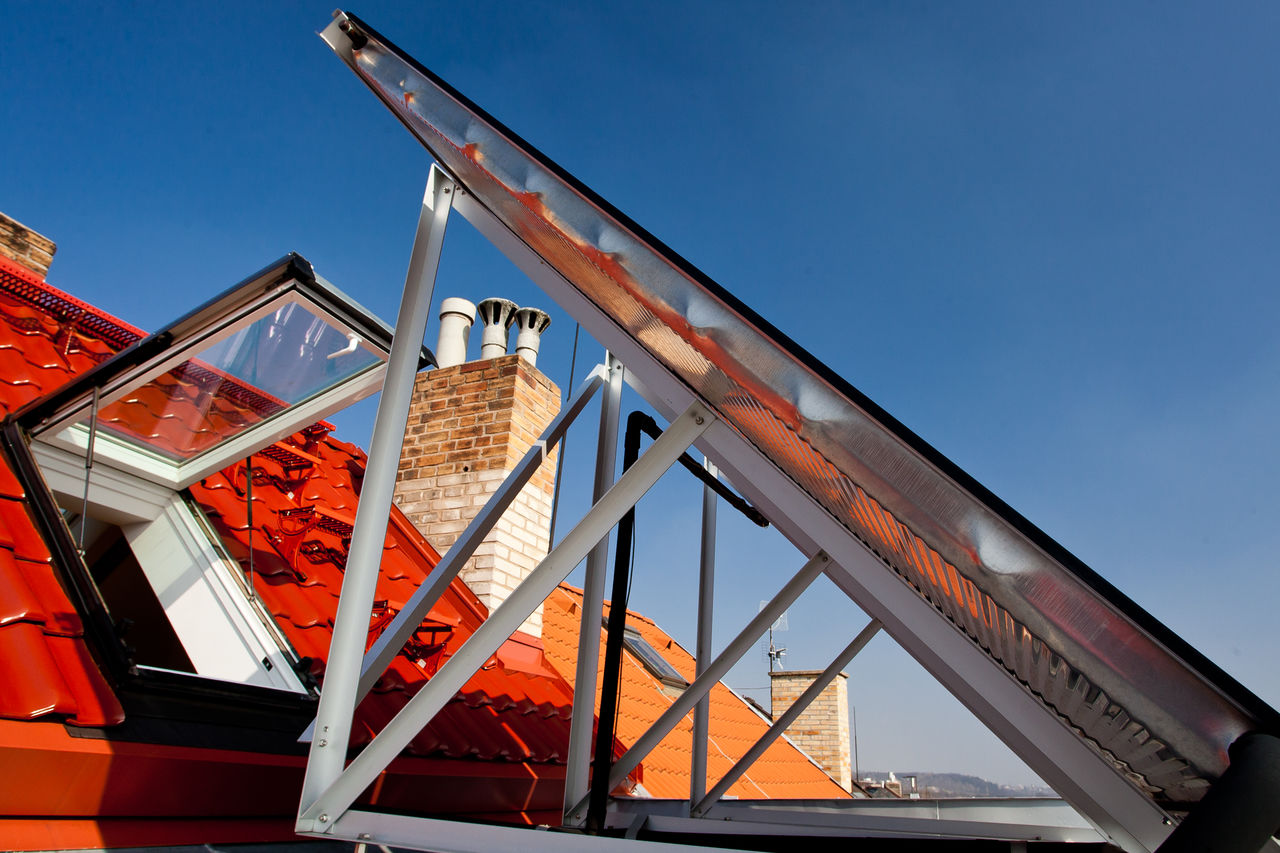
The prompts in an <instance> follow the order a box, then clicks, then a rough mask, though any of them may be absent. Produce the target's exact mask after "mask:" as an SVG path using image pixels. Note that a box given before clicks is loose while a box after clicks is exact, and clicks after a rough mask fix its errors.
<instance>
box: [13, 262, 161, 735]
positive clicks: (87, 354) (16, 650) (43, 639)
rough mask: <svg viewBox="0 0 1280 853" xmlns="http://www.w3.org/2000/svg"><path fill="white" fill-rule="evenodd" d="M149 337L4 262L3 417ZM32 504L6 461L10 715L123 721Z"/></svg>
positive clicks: (76, 721)
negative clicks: (38, 527) (30, 510)
mask: <svg viewBox="0 0 1280 853" xmlns="http://www.w3.org/2000/svg"><path fill="white" fill-rule="evenodd" d="M139 336H140V333H139V332H138V331H137V330H136V329H132V328H130V327H128V326H125V325H123V324H120V323H116V322H113V321H107V320H105V319H104V318H102V317H101V316H100V315H98V314H97V313H96V312H94V311H93V310H92V309H91V308H89V306H87V305H85V304H84V303H83V302H80V301H78V300H76V299H74V298H72V297H70V296H68V295H67V294H65V293H62V292H61V291H58V290H56V289H54V288H52V287H50V286H49V285H47V284H45V283H44V281H43V280H42V279H41V278H40V277H39V276H36V275H35V274H34V273H32V272H30V271H29V270H27V269H25V268H24V267H21V266H19V265H17V264H15V263H12V262H10V261H8V260H6V259H4V258H0V414H4V415H7V414H8V413H10V412H12V411H13V410H14V409H16V408H18V407H19V406H21V405H23V404H24V403H27V402H29V401H31V400H33V399H35V398H36V397H39V396H42V395H43V394H46V393H48V392H50V391H52V390H53V389H55V388H57V387H58V386H59V385H61V384H62V383H63V382H65V381H66V380H67V379H69V378H70V377H71V376H73V375H75V374H77V373H80V372H83V371H85V370H87V369H89V368H90V367H93V366H94V365H96V364H98V363H99V362H100V361H102V360H103V359H105V358H106V357H107V356H109V355H111V354H112V353H114V352H115V351H116V349H118V348H119V347H121V346H124V345H127V344H128V343H131V342H132V340H136V339H137V337H139ZM25 499H26V494H25V492H24V491H23V489H22V486H21V484H20V483H19V482H18V479H17V478H16V477H15V476H14V474H13V472H12V471H11V470H10V468H9V466H8V464H7V461H6V460H4V459H3V458H2V457H0V717H7V718H10V719H19V720H31V719H37V718H39V717H45V716H47V715H57V716H59V717H62V718H65V719H66V720H67V721H68V722H70V723H72V724H74V725H82V726H109V725H114V724H116V723H119V722H121V721H122V720H123V719H124V711H123V709H122V708H121V707H120V703H119V702H118V701H117V700H116V697H115V695H114V694H113V693H112V692H111V688H110V687H109V686H108V685H107V682H106V680H105V679H103V677H102V675H101V673H100V672H99V671H98V668H97V666H96V665H95V664H94V662H93V658H92V656H91V654H90V652H89V647H88V644H87V643H86V642H85V639H84V626H83V625H82V624H81V622H80V617H79V616H78V615H77V614H76V609H75V607H74V606H72V604H71V601H70V599H69V598H68V597H67V594H66V592H65V591H64V590H63V589H62V586H61V584H60V583H59V581H58V579H57V577H56V575H55V574H54V570H53V566H52V565H51V563H52V557H51V556H50V554H49V551H48V549H47V548H46V547H45V545H44V542H43V540H42V539H41V538H40V535H39V533H37V532H36V528H35V525H34V523H33V522H32V520H31V518H30V516H29V515H28V514H27V508H26V503H25Z"/></svg>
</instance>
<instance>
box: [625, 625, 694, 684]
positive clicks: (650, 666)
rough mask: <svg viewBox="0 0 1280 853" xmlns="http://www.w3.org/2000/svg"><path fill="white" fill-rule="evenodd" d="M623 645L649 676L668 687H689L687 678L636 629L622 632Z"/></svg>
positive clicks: (627, 629)
mask: <svg viewBox="0 0 1280 853" xmlns="http://www.w3.org/2000/svg"><path fill="white" fill-rule="evenodd" d="M622 645H623V648H625V649H626V650H627V651H629V652H631V656H632V657H634V658H635V659H636V660H638V661H640V663H642V664H643V665H644V668H645V669H647V670H648V671H649V674H650V675H652V676H653V677H654V678H656V679H658V680H659V681H661V682H662V683H663V684H665V685H667V686H668V687H680V688H684V687H688V686H689V682H688V681H686V680H685V677H684V676H683V675H681V674H680V673H679V671H677V670H676V668H675V667H674V666H672V665H671V664H670V663H669V662H668V661H667V659H666V658H664V657H663V656H662V655H661V654H660V653H659V652H658V650H657V649H655V648H654V647H653V646H652V645H651V644H650V643H649V641H648V640H646V639H645V638H644V637H642V636H641V635H640V632H639V631H637V630H636V629H634V628H626V629H624V630H623V632H622Z"/></svg>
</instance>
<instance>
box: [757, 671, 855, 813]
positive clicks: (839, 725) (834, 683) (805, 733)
mask: <svg viewBox="0 0 1280 853" xmlns="http://www.w3.org/2000/svg"><path fill="white" fill-rule="evenodd" d="M821 674H822V672H821V671H820V670H816V669H815V670H805V671H797V672H783V671H777V672H771V673H769V681H770V685H769V698H770V700H771V705H772V709H771V710H772V712H773V718H774V719H775V720H776V719H778V717H780V716H782V714H783V713H784V712H785V711H786V710H787V709H788V708H790V707H791V705H792V704H793V703H794V702H795V701H796V699H798V698H799V697H800V694H801V693H803V692H804V691H805V690H807V689H809V685H810V684H813V682H814V680H815V679H816V678H817V677H818V676H819V675H821ZM848 681H849V676H848V675H846V674H845V673H843V672H842V673H840V674H838V675H837V676H836V677H835V678H833V679H832V680H831V683H830V684H828V685H827V686H826V688H825V689H824V690H823V691H822V693H820V694H819V695H818V698H817V699H814V700H813V702H812V703H811V704H810V705H809V707H808V708H805V709H804V712H803V713H802V714H801V715H800V716H799V717H797V718H796V721H795V722H794V723H792V724H791V728H789V729H787V732H786V735H787V737H788V738H789V739H790V740H791V742H792V743H794V744H795V745H796V746H798V747H800V748H801V749H803V750H804V751H805V752H806V753H808V754H809V756H810V757H811V758H813V760H814V761H816V762H818V763H819V764H820V765H822V769H823V770H825V771H827V775H828V776H830V777H831V778H832V779H834V780H835V781H836V783H837V784H839V785H840V787H841V788H844V789H845V790H846V791H851V790H853V772H852V770H851V768H850V761H849V687H848Z"/></svg>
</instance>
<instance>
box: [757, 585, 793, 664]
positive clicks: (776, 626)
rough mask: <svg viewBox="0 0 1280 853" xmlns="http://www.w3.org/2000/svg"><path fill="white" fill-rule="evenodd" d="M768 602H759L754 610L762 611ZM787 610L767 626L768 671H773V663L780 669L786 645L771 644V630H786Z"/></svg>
mask: <svg viewBox="0 0 1280 853" xmlns="http://www.w3.org/2000/svg"><path fill="white" fill-rule="evenodd" d="M768 604H769V602H767V601H762V602H760V608H759V609H758V610H756V612H757V613H760V612H762V611H763V610H764V609H765V607H766V606H767V605H768ZM789 612H790V611H789V610H784V611H782V615H781V616H779V617H778V618H777V619H775V620H774V621H773V624H772V625H770V626H769V648H768V650H767V651H766V652H765V654H766V655H768V656H769V671H770V672H773V670H774V666H775V664H776V666H777V668H778V669H779V670H781V669H782V658H783V657H784V656H785V655H786V653H787V649H786V646H782V647H777V646H775V645H774V644H773V632H774V631H786V630H787V614H788V613H789Z"/></svg>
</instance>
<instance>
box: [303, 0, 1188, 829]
mask: <svg viewBox="0 0 1280 853" xmlns="http://www.w3.org/2000/svg"><path fill="white" fill-rule="evenodd" d="M361 26H362V25H361V24H359V22H356V23H355V24H354V25H353V24H352V21H351V19H349V18H347V16H345V15H344V14H343V13H336V15H335V21H334V23H333V24H331V25H330V27H329V28H328V29H326V31H325V33H324V34H323V37H324V38H325V40H326V41H327V42H329V44H330V45H331V46H332V47H334V49H335V51H337V52H338V53H339V54H340V55H342V56H343V58H344V60H345V61H347V62H348V64H349V65H351V66H352V67H353V68H355V66H356V64H357V63H356V62H355V60H354V58H353V56H352V52H351V47H350V45H347V46H346V47H344V45H345V44H346V42H345V41H344V39H346V38H347V34H348V33H354V35H352V36H351V38H354V39H362V40H364V41H365V42H366V43H367V41H368V37H367V35H366V34H364V33H363V32H362V31H361V30H360V27H361ZM375 36H376V34H375ZM356 47H357V49H359V47H360V45H358V44H357V45H356ZM344 50H345V53H344ZM393 50H394V48H393ZM366 82H368V81H366ZM370 85H371V88H375V87H374V86H373V84H372V83H371V84H370ZM393 88H394V87H393ZM375 91H377V89H376V88H375ZM413 94H415V93H414V92H411V91H410V90H408V89H405V103H406V104H407V103H408V100H409V96H410V95H413ZM381 97H383V99H384V101H386V102H387V104H388V106H391V107H392V109H393V110H395V109H396V107H395V106H394V105H393V103H392V101H391V100H390V99H388V97H387V96H386V95H381ZM459 106H460V108H461V109H462V110H463V111H465V110H467V109H469V108H468V106H467V105H466V104H465V103H463V104H460V105H459ZM450 109H452V107H450ZM401 120H402V121H405V123H406V124H407V125H408V124H409V122H408V120H406V119H405V118H404V116H401ZM480 120H481V122H482V123H483V122H484V121H485V120H487V116H480ZM411 129H412V128H411ZM473 129H474V130H475V132H477V133H479V134H480V135H481V137H482V138H481V139H480V141H477V143H476V145H477V146H478V147H482V146H483V145H484V144H488V143H490V142H492V141H493V140H494V139H495V138H496V137H500V136H501V134H502V133H503V132H504V131H503V129H501V128H500V127H499V128H498V129H497V130H496V131H494V130H493V128H492V127H489V128H487V129H485V128H473ZM486 134H492V135H486ZM420 138H421V137H420ZM424 142H425V139H424ZM458 144H459V145H460V144H461V143H458ZM468 144H470V143H468ZM428 147H429V146H428ZM459 150H462V149H459ZM446 162H449V161H448V157H446ZM491 162H492V163H493V164H494V168H499V167H500V165H501V164H499V162H498V160H497V159H494V160H492V161H491ZM536 165H537V164H535V166H536ZM542 165H544V166H545V163H544V164H542ZM459 168H460V169H462V170H463V172H464V173H465V172H466V169H467V167H466V165H465V164H464V165H461V166H459ZM530 174H533V173H532V172H531V173H530ZM464 176H465V175H464ZM516 177H518V178H522V179H527V178H528V177H529V176H528V175H525V176H516ZM533 177H534V178H536V179H538V180H541V179H542V178H543V177H544V176H542V175H540V174H533ZM459 189H460V191H459V193H458V194H457V195H456V198H455V205H456V208H457V209H458V210H459V212H461V213H463V215H464V216H465V217H466V218H467V219H468V220H469V221H470V222H471V223H472V224H473V225H475V226H476V227H477V229H478V230H480V231H481V233H482V234H483V235H484V236H486V237H487V238H488V239H489V240H490V242H491V243H493V244H494V245H495V246H497V247H498V248H499V249H500V250H502V251H503V252H504V253H505V254H507V255H508V257H509V258H511V259H512V260H513V261H514V262H515V263H516V264H517V266H519V267H520V268H521V269H523V270H524V271H525V272H526V273H527V274H528V275H529V276H530V278H531V279H532V280H534V281H535V283H537V284H539V285H540V286H541V287H542V288H543V290H544V291H545V292H546V293H547V294H548V295H549V296H550V297H551V298H552V299H554V300H555V301H556V302H557V303H559V304H560V305H561V307H563V308H565V309H566V310H567V311H569V313H570V314H572V315H573V316H574V317H575V318H576V319H577V320H578V321H579V322H580V323H581V324H582V325H583V326H584V327H586V328H587V330H588V332H589V333H590V334H592V335H593V336H594V337H595V338H596V340H598V341H600V342H602V343H604V344H605V345H606V346H608V347H609V348H610V350H611V352H613V354H614V355H615V356H617V357H618V358H619V359H620V360H621V361H622V362H623V363H625V364H626V365H627V381H628V383H629V384H631V386H632V387H633V388H635V389H636V390H638V391H639V392H640V393H641V394H642V396H644V397H645V398H646V400H648V401H649V402H650V404H651V405H653V406H654V407H655V408H656V409H657V410H658V411H659V413H660V414H663V415H664V416H666V417H667V418H669V419H673V422H674V423H679V422H680V421H681V420H682V419H683V418H685V417H686V416H687V415H688V413H689V412H690V411H692V410H693V409H694V407H697V406H699V405H702V406H703V408H702V409H701V411H703V412H704V416H706V417H708V418H710V417H711V416H712V414H711V407H710V405H709V404H708V403H707V401H706V400H703V399H700V397H699V395H698V394H696V393H695V392H693V391H692V390H691V387H690V385H689V384H688V382H687V381H686V379H682V378H681V377H680V375H679V374H677V373H676V372H675V371H674V370H673V369H671V368H670V367H669V366H668V365H667V364H664V363H663V362H662V361H660V360H659V358H658V357H657V356H655V355H654V353H652V352H650V351H649V350H648V349H647V348H646V346H645V345H644V344H643V343H642V342H641V341H640V340H639V339H638V338H636V337H632V335H631V333H630V332H628V331H627V330H626V329H624V328H622V327H621V326H620V324H619V321H618V319H617V318H616V317H613V316H610V315H609V314H608V313H607V312H606V311H605V310H603V309H602V308H601V307H600V306H599V305H598V304H597V303H595V302H593V301H592V300H591V299H589V298H587V297H586V296H584V295H583V293H582V292H581V291H580V290H579V289H578V288H577V287H576V286H575V284H574V283H572V282H571V281H569V279H568V278H566V277H564V275H562V274H561V273H560V272H559V271H558V270H557V269H556V268H555V267H554V265H553V263H552V262H551V261H550V260H548V259H547V258H545V257H543V256H541V255H539V254H538V252H537V251H535V250H534V249H532V248H531V247H530V245H529V244H527V243H526V242H525V239H524V238H522V237H520V236H517V235H516V233H514V232H513V231H512V230H511V229H510V227H509V226H508V225H507V224H506V223H505V222H503V221H502V220H501V219H500V218H499V217H498V216H496V215H494V213H493V212H492V211H491V210H490V209H489V208H487V207H486V206H485V204H484V203H483V202H481V201H479V200H477V199H475V198H474V197H472V196H471V195H470V193H469V192H466V191H465V190H464V189H463V187H462V185H461V184H459ZM548 191H549V192H551V191H552V190H548ZM540 192H541V190H540V191H539V192H531V193H530V197H531V198H534V197H537V196H539V194H540ZM587 200H588V202H590V197H588V199H587ZM522 203H523V202H522ZM534 203H536V202H534ZM605 236H606V237H609V238H613V237H616V236H617V235H615V234H612V233H609V234H605ZM704 307H705V306H704ZM681 412H683V413H684V414H679V413H681ZM726 417H727V415H726ZM697 446H698V447H699V448H700V449H701V450H702V451H703V452H704V453H705V454H706V456H707V457H708V459H710V460H711V462H712V463H713V464H715V465H716V466H717V467H718V468H719V469H720V470H722V471H723V472H724V473H725V475H726V478H727V479H728V480H729V481H730V482H732V483H734V484H735V486H736V487H737V488H738V489H739V491H741V492H742V493H743V494H744V495H745V496H746V497H748V498H749V499H750V500H751V501H752V502H753V503H755V504H756V505H757V506H758V507H759V508H761V509H762V510H763V511H764V512H765V515H766V516H768V517H769V518H770V520H771V521H773V523H774V524H775V525H776V526H777V527H778V528H779V529H780V530H781V531H782V532H783V534H784V535H785V536H787V538H789V539H790V540H791V541H792V542H793V543H794V544H795V545H796V546H797V547H798V548H799V549H800V550H801V552H802V553H803V554H805V555H808V556H810V557H811V558H814V557H819V556H829V558H830V559H829V562H828V563H827V565H826V567H825V568H824V571H825V572H826V574H827V575H828V576H829V577H830V578H831V579H832V580H833V581H834V582H835V583H836V585H837V586H838V587H839V588H841V589H842V590H843V591H844V592H845V593H846V594H847V595H848V596H849V597H850V598H851V599H853V600H854V602H855V603H857V604H858V605H859V607H861V608H862V609H863V610H864V611H866V612H867V613H868V614H870V615H871V616H872V618H873V620H875V621H876V622H878V623H879V624H881V625H883V628H884V630H885V631H886V632H887V633H889V634H890V635H891V636H893V637H894V639H895V640H896V641H897V642H898V643H899V644H900V645H902V646H903V647H904V648H905V649H906V650H907V651H908V652H909V653H910V654H912V655H913V657H915V658H916V659H917V660H918V661H919V662H920V663H921V664H922V665H923V666H925V668H926V669H927V670H928V671H929V672H930V673H931V674H933V675H934V676H935V677H936V678H937V679H938V680H939V681H940V682H942V683H943V684H944V686H946V687H947V688H948V689H949V690H950V691H951V692H952V693H953V695H955V696H956V697H957V698H958V699H960V701H961V702H962V703H963V704H965V705H966V706H967V707H968V708H969V709H970V710H971V711H973V713H974V714H975V715H976V716H978V717H979V719H981V720H982V721H983V722H984V723H985V724H986V725H987V726H988V727H989V728H991V729H992V730H993V731H994V732H995V733H996V734H997V735H998V736H1000V737H1001V739H1002V740H1004V741H1005V742H1006V744H1008V745H1009V746H1010V747H1011V748H1012V749H1013V751H1014V752H1015V753H1016V754H1018V755H1019V756H1020V757H1021V758H1022V759H1023V760H1024V761H1025V762H1026V763H1027V764H1028V765H1029V766H1031V768H1032V769H1033V770H1035V771H1036V772H1037V773H1039V774H1040V776H1041V777H1042V778H1044V779H1045V780H1046V781H1047V782H1048V783H1049V784H1050V785H1052V786H1053V787H1054V788H1055V789H1056V790H1057V791H1059V793H1061V794H1062V795H1063V796H1064V798H1065V799H1066V800H1067V801H1069V802H1070V803H1071V804H1072V805H1073V806H1074V807H1075V808H1076V809H1077V810H1078V811H1079V812H1080V813H1081V814H1082V815H1083V816H1085V818H1086V819H1087V820H1088V821H1089V822H1090V823H1091V824H1092V826H1093V827H1095V828H1096V830H1097V831H1098V833H1100V834H1101V837H1103V838H1105V839H1106V840H1107V841H1109V842H1111V843H1113V844H1115V845H1117V846H1119V847H1121V848H1123V849H1126V850H1153V849H1155V848H1156V847H1157V846H1159V844H1160V843H1161V842H1162V841H1163V839H1164V838H1165V837H1166V836H1167V834H1168V832H1169V827H1170V826H1171V824H1172V819H1171V817H1170V815H1168V814H1167V813H1166V812H1165V811H1164V810H1163V809H1162V808H1160V807H1159V805H1157V804H1156V803H1155V802H1154V801H1153V799H1151V798H1150V797H1149V796H1148V795H1147V793H1146V792H1144V791H1143V790H1141V789H1140V788H1139V787H1138V786H1137V785H1136V784H1135V783H1134V782H1133V781H1132V780H1130V779H1128V778H1126V776H1125V775H1124V773H1123V772H1121V770H1120V769H1119V768H1118V767H1117V766H1116V765H1115V764H1114V763H1110V762H1111V759H1109V758H1108V757H1107V756H1106V755H1105V754H1103V752H1102V751H1101V750H1100V749H1099V748H1098V747H1097V746H1096V745H1094V744H1093V743H1090V742H1089V740H1088V739H1087V738H1082V737H1081V736H1080V733H1079V732H1078V731H1074V730H1073V729H1072V727H1071V726H1070V725H1069V724H1068V722H1067V721H1065V720H1064V719H1063V718H1061V717H1059V716H1058V715H1057V714H1055V713H1054V710H1053V709H1052V708H1051V707H1049V706H1048V705H1046V704H1042V703H1040V702H1038V701H1037V700H1036V699H1035V697H1033V696H1032V695H1031V694H1030V693H1029V692H1028V689H1027V687H1026V686H1025V685H1024V684H1023V683H1020V682H1019V681H1018V680H1017V679H1016V678H1015V677H1014V674H1013V673H1012V672H1010V671H1009V670H1006V669H1004V668H1003V667H1002V666H1001V665H1000V664H999V662H998V661H997V660H996V659H994V658H993V657H991V656H988V655H987V654H986V653H985V652H984V651H983V650H982V649H981V648H979V646H978V644H977V641H976V639H975V638H974V637H973V636H971V635H970V634H967V633H965V631H964V630H963V628H962V626H958V625H957V624H954V623H949V622H948V621H947V620H946V619H945V618H939V617H940V614H939V608H937V607H936V606H935V605H934V604H933V603H931V602H930V601H929V600H928V599H927V598H925V597H924V595H922V594H921V593H920V592H919V591H918V590H916V589H914V588H913V587H912V586H911V585H910V584H909V583H908V582H907V580H906V579H905V578H904V577H902V576H900V575H898V574H895V573H894V569H895V567H894V566H893V564H892V563H890V562H889V561H888V560H887V559H883V558H881V557H880V556H879V555H877V554H876V553H875V552H874V551H873V550H872V549H871V547H870V546H869V545H867V544H866V543H865V542H864V541H863V540H861V539H860V538H859V537H858V535H856V534H855V533H854V532H853V531H852V530H851V529H850V528H849V527H848V526H846V525H845V524H843V523H842V522H841V521H840V520H839V519H838V518H836V517H835V516H834V515H833V514H832V512H833V511H832V510H831V509H830V508H829V507H826V506H824V505H823V504H822V503H821V502H819V500H818V499H816V498H815V497H814V495H813V494H812V493H810V492H808V491H806V489H805V488H803V487H802V486H800V485H799V484H798V483H797V482H796V481H795V480H793V479H791V477H790V476H789V475H788V474H787V473H785V472H784V471H783V470H782V468H781V467H780V466H779V464H778V463H777V462H776V461H775V460H773V459H770V458H768V457H767V456H765V455H762V453H761V452H760V451H759V450H758V449H757V448H756V447H755V446H753V445H752V444H751V443H750V442H749V441H747V440H746V439H745V438H744V435H743V434H742V433H741V432H738V431H737V430H736V429H735V428H734V427H733V426H732V425H730V424H729V423H727V422H726V421H722V420H716V421H715V422H714V423H712V424H710V426H709V427H708V428H707V429H706V430H705V432H704V433H703V434H702V435H701V438H700V439H699V440H698V442H697ZM651 453H652V449H651ZM926 461H927V460H926ZM944 476H945V475H944ZM606 497H607V496H606ZM598 507H599V504H598V505H597V507H596V508H593V510H592V513H594V512H595V511H596V509H598ZM592 513H588V516H589V517H590V516H591V515H592ZM575 532H576V530H575ZM571 535H572V534H571ZM584 553H585V552H584ZM886 566H887V567H888V568H889V569H890V570H889V571H886ZM540 569H541V567H540ZM548 591H549V590H548ZM534 594H535V593H533V592H531V593H529V596H528V597H529V598H530V600H532V597H533V595H534ZM587 639H589V638H587V637H586V634H585V632H584V640H587ZM597 639H598V632H597ZM583 646H584V648H583V649H580V654H583V653H586V651H587V648H586V647H588V646H590V643H589V642H584V643H583ZM375 742H376V741H375ZM368 752H369V750H366V753H368ZM363 757H364V756H363V755H362V756H361V758H363ZM359 760H360V759H357V761H359ZM625 763H626V760H624V761H623V762H622V763H621V764H620V765H618V766H617V767H616V768H615V773H622V774H625V772H626V771H625V769H624V767H623V765H625ZM570 773H571V774H572V773H574V770H573V768H572V767H571V768H570ZM612 778H613V777H611V779H612ZM569 802H572V799H571V797H570V795H569V794H568V793H567V798H566V803H569ZM721 806H722V804H716V805H715V806H709V807H708V809H707V813H708V814H710V813H711V812H713V811H714V810H715V809H719V808H721ZM569 811H570V812H573V811H575V810H574V809H570V810H569ZM310 814H312V815H313V816H314V810H313V811H312V812H311V813H310ZM570 817H573V815H570Z"/></svg>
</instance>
